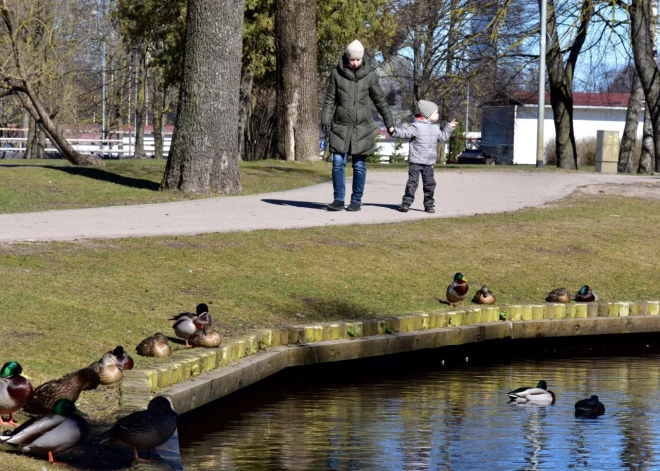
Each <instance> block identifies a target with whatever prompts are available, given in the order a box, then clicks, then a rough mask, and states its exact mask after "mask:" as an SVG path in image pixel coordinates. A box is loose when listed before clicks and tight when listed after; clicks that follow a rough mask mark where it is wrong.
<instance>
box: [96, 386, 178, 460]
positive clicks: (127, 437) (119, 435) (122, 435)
mask: <svg viewBox="0 0 660 471" xmlns="http://www.w3.org/2000/svg"><path fill="white" fill-rule="evenodd" d="M178 418H179V415H178V414H177V413H176V412H174V409H172V404H170V401H169V400H168V399H167V398H165V397H163V396H156V397H154V398H153V399H152V400H151V401H150V402H149V405H148V406H147V410H142V411H138V412H133V413H132V414H129V415H127V416H126V417H122V418H121V419H119V420H118V421H117V423H116V424H115V425H114V426H113V427H112V428H111V429H110V430H109V431H108V432H107V434H108V437H107V438H105V439H104V440H102V441H101V444H106V443H111V444H125V445H128V446H130V447H132V448H133V456H134V458H135V461H153V460H152V459H151V449H152V448H156V447H157V446H159V445H162V444H163V443H165V442H166V441H167V440H169V438H170V437H171V436H172V435H173V434H174V432H175V431H176V426H177V419H178ZM139 449H146V450H147V459H146V460H145V459H143V458H140V456H139V454H138V450H139Z"/></svg>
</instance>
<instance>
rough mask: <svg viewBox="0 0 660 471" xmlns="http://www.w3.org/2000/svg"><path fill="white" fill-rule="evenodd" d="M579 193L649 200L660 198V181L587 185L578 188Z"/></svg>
mask: <svg viewBox="0 0 660 471" xmlns="http://www.w3.org/2000/svg"><path fill="white" fill-rule="evenodd" d="M576 193H577V194H579V195H608V196H612V195H613V196H628V197H631V198H643V199H649V200H660V181H658V182H657V183H635V184H614V183H609V184H604V185H587V186H582V187H580V188H578V189H577V190H576Z"/></svg>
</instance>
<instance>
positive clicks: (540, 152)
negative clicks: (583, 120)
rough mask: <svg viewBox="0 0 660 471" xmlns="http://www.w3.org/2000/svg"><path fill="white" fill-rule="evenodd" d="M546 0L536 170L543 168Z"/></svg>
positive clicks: (542, 29)
mask: <svg viewBox="0 0 660 471" xmlns="http://www.w3.org/2000/svg"><path fill="white" fill-rule="evenodd" d="M545 2H546V0H541V3H540V6H541V41H540V44H539V114H538V118H537V126H536V168H541V167H543V160H544V159H543V153H544V147H545V140H544V138H543V131H544V127H545V48H546V23H547V18H546V17H547V13H546V12H547V6H546V3H545Z"/></svg>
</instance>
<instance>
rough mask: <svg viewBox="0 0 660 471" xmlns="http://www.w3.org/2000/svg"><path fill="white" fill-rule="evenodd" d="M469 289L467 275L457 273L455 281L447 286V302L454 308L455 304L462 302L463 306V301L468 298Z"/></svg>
mask: <svg viewBox="0 0 660 471" xmlns="http://www.w3.org/2000/svg"><path fill="white" fill-rule="evenodd" d="M468 289H469V287H468V284H467V278H465V275H464V274H463V273H461V272H458V273H456V274H455V275H454V281H453V282H452V283H451V284H450V285H449V286H447V301H448V302H449V305H450V306H452V307H453V306H454V304H456V303H458V302H460V303H461V306H462V305H463V301H464V300H465V298H466V297H467V293H468Z"/></svg>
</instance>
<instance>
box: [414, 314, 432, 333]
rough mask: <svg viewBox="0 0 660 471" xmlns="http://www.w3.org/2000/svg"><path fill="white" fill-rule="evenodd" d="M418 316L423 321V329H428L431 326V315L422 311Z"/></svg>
mask: <svg viewBox="0 0 660 471" xmlns="http://www.w3.org/2000/svg"><path fill="white" fill-rule="evenodd" d="M417 316H418V318H419V319H420V320H421V321H422V326H421V330H427V329H430V328H431V316H429V315H428V314H427V313H425V312H422V313H420V314H418V315H417Z"/></svg>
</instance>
